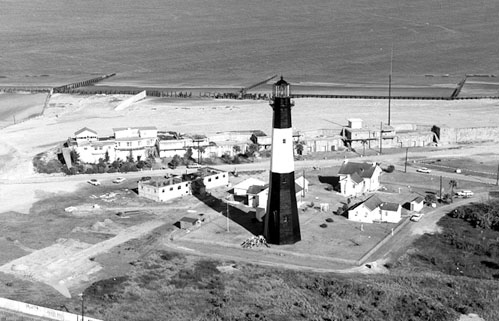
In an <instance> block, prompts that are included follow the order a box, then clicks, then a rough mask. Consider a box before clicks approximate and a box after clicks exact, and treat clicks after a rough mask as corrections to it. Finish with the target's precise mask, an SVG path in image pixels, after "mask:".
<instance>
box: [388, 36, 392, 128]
mask: <svg viewBox="0 0 499 321" xmlns="http://www.w3.org/2000/svg"><path fill="white" fill-rule="evenodd" d="M392 71H393V43H392V52H391V55H390V74H389V75H388V126H390V124H391V122H390V118H391V117H390V116H391V102H392Z"/></svg>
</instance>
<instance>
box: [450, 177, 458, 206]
mask: <svg viewBox="0 0 499 321" xmlns="http://www.w3.org/2000/svg"><path fill="white" fill-rule="evenodd" d="M449 187H450V201H451V203H452V202H454V188H456V187H457V182H456V181H455V180H453V179H451V180H450V181H449Z"/></svg>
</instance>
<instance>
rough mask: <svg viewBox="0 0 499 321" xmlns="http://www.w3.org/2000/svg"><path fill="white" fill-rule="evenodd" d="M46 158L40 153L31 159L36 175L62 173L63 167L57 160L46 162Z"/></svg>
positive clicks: (45, 155)
mask: <svg viewBox="0 0 499 321" xmlns="http://www.w3.org/2000/svg"><path fill="white" fill-rule="evenodd" d="M46 158H47V154H46V153H40V154H38V155H36V156H35V157H34V158H33V167H34V168H35V170H36V171H37V172H38V173H43V174H52V173H62V172H63V166H64V165H63V164H62V163H61V162H60V161H59V160H58V159H51V160H48V161H47V159H46Z"/></svg>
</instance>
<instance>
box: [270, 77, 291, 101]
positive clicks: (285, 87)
mask: <svg viewBox="0 0 499 321" xmlns="http://www.w3.org/2000/svg"><path fill="white" fill-rule="evenodd" d="M273 94H274V97H280V98H284V97H289V95H290V90H289V83H288V82H287V81H286V80H284V78H283V77H282V76H281V79H280V80H279V81H277V82H276V83H275V84H274V86H273Z"/></svg>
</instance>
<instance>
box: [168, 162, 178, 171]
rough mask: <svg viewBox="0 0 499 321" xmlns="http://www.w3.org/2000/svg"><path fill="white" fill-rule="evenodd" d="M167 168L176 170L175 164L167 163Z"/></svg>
mask: <svg viewBox="0 0 499 321" xmlns="http://www.w3.org/2000/svg"><path fill="white" fill-rule="evenodd" d="M168 167H169V168H171V169H175V168H177V164H175V163H173V162H169V163H168Z"/></svg>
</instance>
